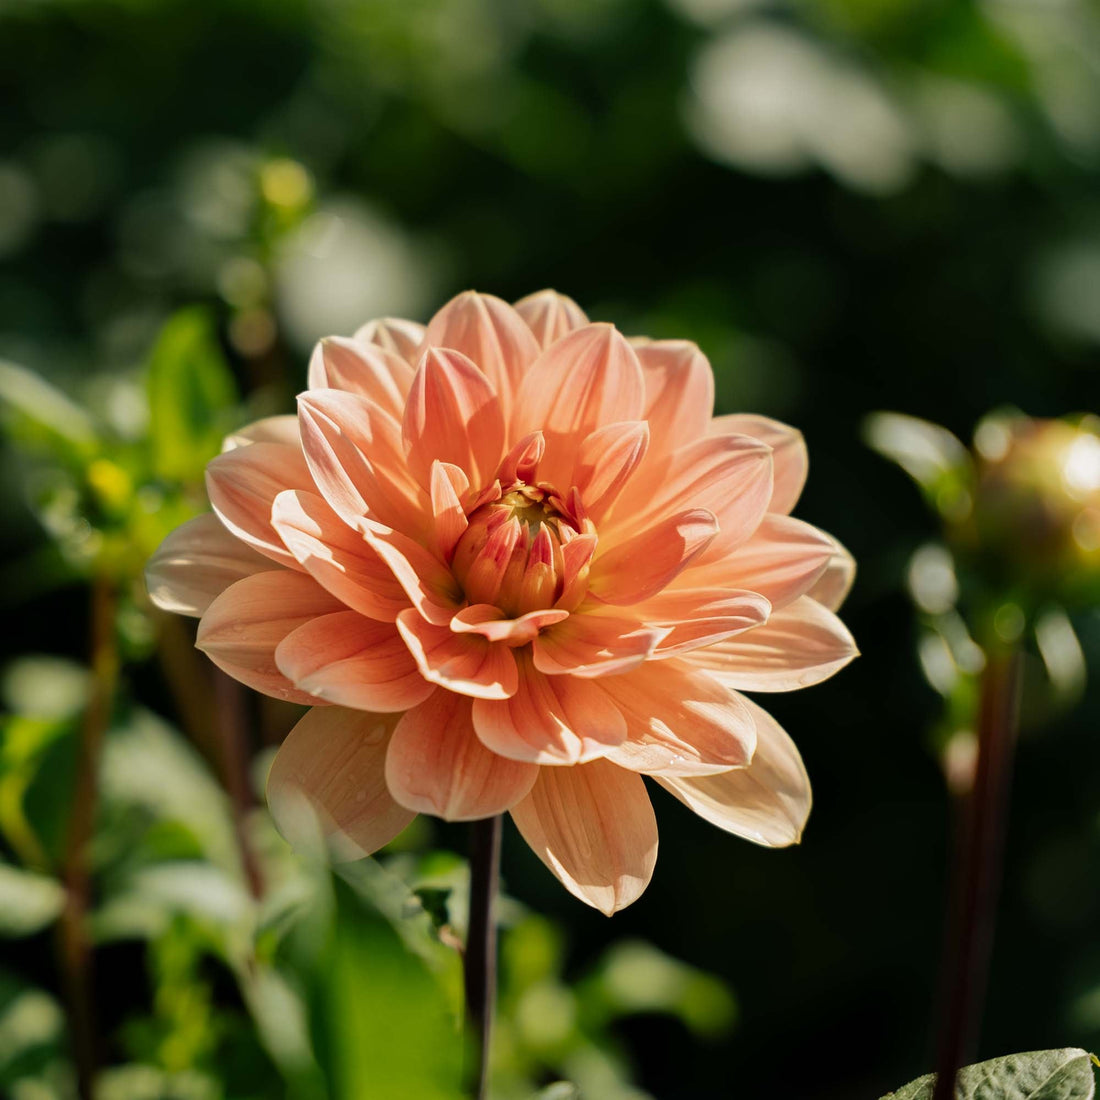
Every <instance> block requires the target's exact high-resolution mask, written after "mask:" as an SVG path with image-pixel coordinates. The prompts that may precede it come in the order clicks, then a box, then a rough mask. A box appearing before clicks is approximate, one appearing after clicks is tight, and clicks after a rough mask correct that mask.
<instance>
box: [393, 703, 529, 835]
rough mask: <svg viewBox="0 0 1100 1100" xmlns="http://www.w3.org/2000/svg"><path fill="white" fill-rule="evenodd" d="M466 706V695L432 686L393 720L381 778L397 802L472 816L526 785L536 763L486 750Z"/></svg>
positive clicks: (512, 797)
mask: <svg viewBox="0 0 1100 1100" xmlns="http://www.w3.org/2000/svg"><path fill="white" fill-rule="evenodd" d="M470 711H471V701H470V700H469V699H466V698H464V697H463V696H461V695H455V694H454V693H453V692H450V691H439V690H437V691H436V692H434V693H433V694H432V695H431V696H430V697H429V698H428V699H427V700H426V701H425V702H423V703H421V704H420V705H419V706H417V707H413V709H412V710H410V711H407V712H406V713H405V715H404V716H403V717H402V719H401V721H400V722H398V724H397V729H396V730H395V731H394V735H393V740H392V741H391V742H390V748H389V752H388V753H387V754H386V784H387V786H388V787H389V789H390V792H391V794H392V795H393V797H394V798H396V799H397V801H398V802H400V803H401V804H402V805H403V806H407V807H408V808H409V809H410V810H418V811H420V812H422V813H429V814H435V815H436V816H437V817H442V818H444V819H445V820H447V821H473V820H476V819H478V818H483V817H492V816H493V815H494V814H499V813H503V812H504V811H505V810H507V809H510V808H511V807H512V806H514V805H515V804H516V803H517V802H519V801H520V800H521V799H522V798H524V796H525V795H526V794H527V792H528V791H529V790H530V789H531V786H532V784H533V783H534V782H535V779H536V778H537V777H538V773H539V769H538V767H537V766H536V765H534V764H526V763H522V762H520V761H517V760H507V759H505V757H503V756H498V755H497V754H496V753H494V752H490V751H489V750H488V749H487V748H486V747H485V746H484V745H483V744H482V743H481V742H480V741H479V740H478V737H477V734H476V733H475V732H474V725H473V721H472V718H471V714H470Z"/></svg>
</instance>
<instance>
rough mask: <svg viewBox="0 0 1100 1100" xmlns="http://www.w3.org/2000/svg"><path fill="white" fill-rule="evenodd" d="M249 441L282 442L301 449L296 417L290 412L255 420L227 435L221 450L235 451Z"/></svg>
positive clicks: (300, 436) (246, 444)
mask: <svg viewBox="0 0 1100 1100" xmlns="http://www.w3.org/2000/svg"><path fill="white" fill-rule="evenodd" d="M250 443H282V444H283V445H284V446H287V447H294V448H296V449H298V450H301V448H302V435H301V433H300V432H299V431H298V418H297V417H296V416H294V415H293V414H291V415H286V416H268V417H265V418H264V419H263V420H255V421H253V422H252V423H251V424H246V425H245V426H244V427H243V428H238V429H237V430H236V431H235V432H232V433H231V434H230V435H227V436H226V437H225V439H224V440H223V441H222V451H223V452H224V451H235V450H236V449H237V448H238V447H247V446H248V445H249V444H250Z"/></svg>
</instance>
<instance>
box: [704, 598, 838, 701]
mask: <svg viewBox="0 0 1100 1100" xmlns="http://www.w3.org/2000/svg"><path fill="white" fill-rule="evenodd" d="M858 654H859V650H858V649H857V648H856V643H855V639H854V638H853V637H852V635H851V634H850V633H849V632H848V629H847V627H845V625H844V624H843V623H842V622H841V621H840V620H839V619H838V618H837V617H836V615H834V614H833V613H832V612H831V611H829V610H827V609H826V608H824V607H822V606H821V604H819V603H818V602H817V601H816V600H813V599H811V598H810V597H809V596H803V597H802V598H801V599H799V600H796V601H795V602H794V603H792V604H790V605H789V606H787V607H784V608H783V609H782V610H781V611H776V612H775V613H774V614H773V615H772V616H771V618H770V619H768V621H767V623H766V624H765V625H764V626H758V627H756V628H755V629H754V630H749V631H747V632H746V633H744V634H739V635H737V637H735V638H727V639H726V640H725V641H721V642H716V643H715V644H714V645H711V646H707V648H706V649H697V650H694V651H693V652H691V653H689V654H688V655H687V656H686V657H685V658H684V659H685V660H687V661H690V662H691V663H692V664H694V665H696V666H698V667H700V668H706V669H710V670H711V671H713V673H714V674H715V676H717V677H718V678H719V679H720V680H721V681H722V683H724V684H727V685H729V686H730V687H732V688H737V689H740V690H743V691H794V690H796V689H797V688H804V687H809V686H810V685H811V684H817V683H820V682H821V681H822V680H827V679H828V678H829V677H830V676H832V675H833V673H835V672H839V671H840V670H841V669H842V668H843V667H844V666H845V665H846V664H848V662H849V661H851V660H852V659H853V658H854V657H856V656H857V655H858Z"/></svg>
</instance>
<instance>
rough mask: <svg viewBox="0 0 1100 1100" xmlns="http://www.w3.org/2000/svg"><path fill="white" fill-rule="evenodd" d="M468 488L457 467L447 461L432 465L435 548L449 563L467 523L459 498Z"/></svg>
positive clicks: (467, 480) (463, 475)
mask: <svg viewBox="0 0 1100 1100" xmlns="http://www.w3.org/2000/svg"><path fill="white" fill-rule="evenodd" d="M469 488H470V480H469V478H467V477H466V474H465V473H464V472H463V471H462V470H460V469H459V468H458V467H457V466H452V465H451V464H450V463H449V462H440V461H439V460H438V459H437V460H436V461H435V462H433V463H432V475H431V498H432V514H433V515H434V516H435V549H436V552H437V554H438V555H439V556H440V557H441V558H442V559H443V560H444V561H450V560H451V556H452V554H453V553H454V548H455V546H456V545H457V544H458V540H459V539H460V538H462V535H463V533H464V532H465V530H466V528H467V526H468V524H467V522H466V512H465V510H464V509H463V507H462V497H463V496H464V495H465V493H466V492H467V491H468V490H469Z"/></svg>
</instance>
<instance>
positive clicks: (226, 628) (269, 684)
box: [195, 569, 343, 703]
mask: <svg viewBox="0 0 1100 1100" xmlns="http://www.w3.org/2000/svg"><path fill="white" fill-rule="evenodd" d="M340 610H343V605H342V604H341V603H340V601H339V600H337V599H336V598H335V597H333V596H330V595H329V594H328V593H327V592H326V591H325V590H324V589H323V588H322V587H321V586H320V585H319V584H318V583H317V582H316V581H315V580H314V579H313V578H312V577H310V576H308V575H307V574H305V573H293V572H291V571H290V570H288V569H276V570H273V571H271V572H267V573H256V574H254V575H253V576H251V577H245V578H244V579H243V580H240V581H237V583H236V584H234V585H231V586H230V587H229V588H227V589H226V590H225V591H224V592H223V593H222V594H221V595H220V596H219V597H218V598H217V599H216V600H215V601H214V602H213V603H212V604H211V605H210V606H209V607H208V608H207V609H206V614H205V615H203V617H202V619H201V620H200V621H199V630H198V636H197V638H196V640H195V645H196V646H197V647H198V648H199V649H201V650H202V651H203V652H204V653H205V654H206V655H207V657H209V658H210V660H212V661H213V662H214V664H216V665H217V666H218V668H220V669H222V671H223V672H227V673H228V674H229V675H230V676H232V677H233V679H234V680H240V682H241V683H242V684H247V685H248V686H249V687H251V688H255V689H256V690H257V691H262V692H263V693H264V694H265V695H272V696H274V697H275V698H276V699H289V700H290V701H291V702H294V703H316V702H319V701H320V700H318V699H316V698H314V696H312V695H310V694H309V693H308V692H304V691H300V690H298V689H297V688H296V687H294V685H293V684H292V683H291V682H290V680H288V679H287V678H286V677H285V676H284V675H283V674H282V673H281V672H280V671H279V669H278V666H277V665H276V664H275V649H276V647H277V646H278V644H279V643H280V642H281V641H282V640H283V639H284V638H285V637H286V636H287V635H288V634H289V633H290V632H291V631H292V630H296V629H297V628H298V627H300V626H301V625H302V624H303V623H306V622H309V620H310V619H315V618H317V617H318V616H319V615H328V614H330V613H331V612H333V611H340Z"/></svg>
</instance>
